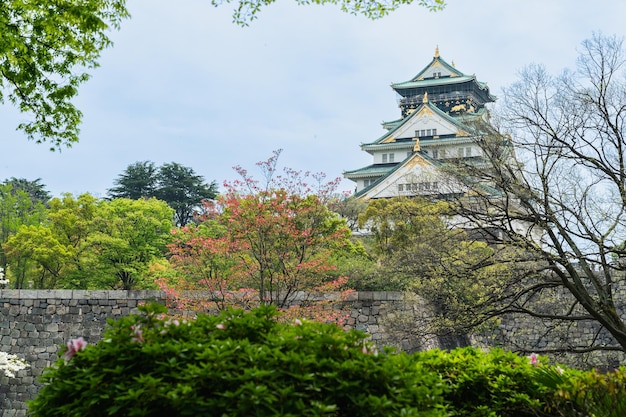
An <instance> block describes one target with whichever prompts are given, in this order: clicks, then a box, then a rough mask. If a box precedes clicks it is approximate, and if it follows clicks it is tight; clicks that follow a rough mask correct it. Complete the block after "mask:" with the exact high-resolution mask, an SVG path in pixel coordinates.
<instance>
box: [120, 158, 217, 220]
mask: <svg viewBox="0 0 626 417" xmlns="http://www.w3.org/2000/svg"><path fill="white" fill-rule="evenodd" d="M114 184H115V187H113V188H111V189H109V190H108V195H109V197H110V198H130V199H132V200H137V199H140V198H150V197H155V198H158V199H159V200H162V201H165V202H166V203H167V204H168V205H169V206H170V207H171V208H173V209H174V211H175V222H176V224H177V225H179V226H184V225H186V224H187V223H189V222H190V221H191V220H193V217H194V213H195V212H196V210H198V209H199V207H200V206H201V203H202V201H203V200H212V199H213V198H215V196H216V195H217V184H216V183H215V181H214V182H212V183H210V184H206V183H205V181H204V178H203V177H202V176H201V175H197V174H196V173H195V171H194V170H193V169H192V168H189V167H186V166H183V165H181V164H179V163H176V162H171V163H168V164H163V165H161V166H160V167H157V166H156V165H155V164H154V162H151V161H141V162H135V163H133V164H130V165H129V166H128V167H127V168H126V169H125V170H124V172H123V173H122V174H120V175H119V177H118V178H117V179H116V180H115V181H114Z"/></svg>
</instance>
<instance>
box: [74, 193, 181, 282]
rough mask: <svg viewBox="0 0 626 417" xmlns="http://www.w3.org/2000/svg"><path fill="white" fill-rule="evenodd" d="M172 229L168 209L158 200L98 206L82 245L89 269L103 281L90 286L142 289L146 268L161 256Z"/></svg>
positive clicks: (118, 201) (116, 201) (112, 202)
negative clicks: (90, 260) (98, 271)
mask: <svg viewBox="0 0 626 417" xmlns="http://www.w3.org/2000/svg"><path fill="white" fill-rule="evenodd" d="M173 227H174V225H173V223H172V209H170V208H169V207H168V206H167V204H165V203H164V202H162V201H158V200H156V199H150V200H129V199H125V198H118V199H115V200H112V201H111V202H108V203H102V204H101V205H100V206H99V210H98V212H97V214H96V217H95V218H94V232H93V233H91V234H90V236H89V238H88V239H87V242H86V244H87V249H88V251H89V252H90V254H91V256H92V258H91V259H93V260H94V261H95V262H94V263H93V266H92V268H90V269H92V270H100V271H101V272H100V273H98V274H97V276H100V277H104V278H105V281H104V282H98V283H92V284H91V285H94V284H96V285H97V286H98V287H100V288H117V287H120V288H121V289H123V290H131V289H134V288H137V287H138V286H139V287H143V288H145V287H146V285H148V283H146V282H142V281H143V277H144V275H145V274H146V272H147V270H148V266H149V265H150V263H151V262H152V261H154V260H156V259H159V258H162V257H163V254H164V253H165V250H166V245H167V243H169V241H170V234H169V231H170V230H171V229H172V228H173ZM120 283H121V285H120Z"/></svg>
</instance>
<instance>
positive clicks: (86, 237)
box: [5, 194, 172, 289]
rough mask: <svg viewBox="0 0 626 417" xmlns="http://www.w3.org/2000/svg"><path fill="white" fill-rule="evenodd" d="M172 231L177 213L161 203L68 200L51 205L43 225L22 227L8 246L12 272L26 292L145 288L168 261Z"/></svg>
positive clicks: (56, 200) (83, 197)
mask: <svg viewBox="0 0 626 417" xmlns="http://www.w3.org/2000/svg"><path fill="white" fill-rule="evenodd" d="M171 228H172V210H171V209H170V208H169V207H167V204H166V203H164V202H162V201H158V200H156V199H149V200H145V199H142V200H129V199H116V200H113V201H103V200H98V199H96V198H95V197H93V196H91V195H89V194H82V195H80V196H78V197H77V198H74V197H73V196H72V195H70V194H66V195H64V196H63V197H62V198H53V199H52V200H50V207H49V209H48V210H47V217H46V219H45V221H43V222H42V224H39V225H33V226H22V227H20V228H19V230H18V231H17V233H15V234H14V235H13V236H12V237H11V238H10V239H9V240H8V242H7V243H6V245H5V248H6V251H7V256H8V259H9V262H10V265H11V268H10V269H9V271H11V272H13V270H14V269H15V271H14V272H13V273H14V275H19V277H20V279H19V285H20V286H23V285H25V283H28V282H29V281H32V282H33V285H34V286H35V287H36V288H77V289H109V288H123V289H133V288H145V287H146V286H150V284H151V283H147V282H144V280H143V277H144V276H145V275H146V274H147V270H148V265H149V264H150V262H152V261H154V260H157V259H162V258H163V254H164V252H165V245H166V243H167V241H168V239H169V236H170V231H171ZM18 265H19V266H20V269H19V271H18V270H17V269H16V268H17V266H18ZM18 273H19V274H18Z"/></svg>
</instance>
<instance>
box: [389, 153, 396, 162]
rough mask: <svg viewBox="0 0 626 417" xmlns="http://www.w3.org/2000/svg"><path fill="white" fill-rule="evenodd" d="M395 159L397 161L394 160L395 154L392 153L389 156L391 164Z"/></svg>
mask: <svg viewBox="0 0 626 417" xmlns="http://www.w3.org/2000/svg"><path fill="white" fill-rule="evenodd" d="M394 159H395V158H394V154H392V153H390V154H389V162H393V160H394Z"/></svg>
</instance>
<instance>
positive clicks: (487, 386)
mask: <svg viewBox="0 0 626 417" xmlns="http://www.w3.org/2000/svg"><path fill="white" fill-rule="evenodd" d="M415 355H416V357H417V361H418V362H419V363H421V366H422V367H424V368H426V370H429V371H434V372H437V373H438V374H439V375H441V377H442V378H443V380H444V381H445V382H446V385H447V388H448V389H447V390H446V393H445V403H446V404H448V405H449V406H450V408H451V409H452V410H453V411H452V414H451V415H453V416H464V417H465V416H466V417H495V416H516V417H524V416H537V415H548V414H543V413H542V409H543V408H544V403H545V398H546V389H545V387H543V386H542V385H541V384H539V383H537V382H536V381H535V378H534V375H535V370H536V368H535V366H533V365H532V364H531V362H530V360H529V359H528V358H526V357H520V356H518V355H516V354H515V353H512V352H507V351H504V350H501V349H492V350H490V351H483V350H480V349H476V348H469V347H468V348H460V349H455V350H452V351H450V352H446V351H440V350H430V351H425V352H418V353H416V354H415Z"/></svg>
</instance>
